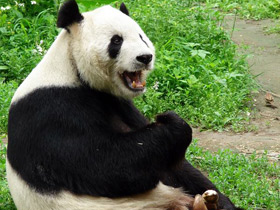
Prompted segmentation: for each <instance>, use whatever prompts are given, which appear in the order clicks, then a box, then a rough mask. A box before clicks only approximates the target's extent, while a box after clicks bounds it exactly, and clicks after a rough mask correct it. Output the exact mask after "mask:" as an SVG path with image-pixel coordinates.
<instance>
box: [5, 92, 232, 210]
mask: <svg viewBox="0 0 280 210" xmlns="http://www.w3.org/2000/svg"><path fill="white" fill-rule="evenodd" d="M8 134H9V144H8V160H9V161H10V164H11V165H12V167H13V168H14V169H15V170H16V171H17V172H18V173H19V175H20V176H21V177H22V178H23V179H24V180H25V181H26V182H27V183H28V184H29V185H30V186H32V187H33V188H35V189H36V190H37V191H39V192H41V193H56V192H59V191H60V190H62V189H66V190H69V191H71V192H74V193H76V194H86V195H94V196H106V197H120V196H130V195H133V194H137V193H143V192H145V191H147V190H149V189H152V188H154V187H155V186H156V185H157V183H158V182H159V180H161V181H162V182H164V183H165V184H167V185H170V186H174V187H183V189H184V190H185V191H186V192H188V193H191V194H193V195H195V194H198V193H200V194H202V193H203V192H204V191H205V190H207V189H216V188H215V186H214V185H213V184H212V183H211V182H210V181H209V180H208V179H207V178H206V177H204V176H203V175H202V174H201V173H200V172H199V171H198V170H197V169H195V168H194V167H192V166H191V165H190V164H189V163H188V162H187V161H186V160H184V154H185V151H186V148H187V147H188V145H189V144H190V142H191V139H192V130H191V128H190V127H189V126H188V125H187V123H185V122H184V120H182V119H181V118H180V117H178V116H177V115H176V114H175V113H173V112H168V113H165V114H161V115H159V116H157V118H156V122H155V123H149V122H148V121H147V120H146V119H145V117H144V116H143V115H141V114H140V112H139V111H138V110H137V109H136V108H135V107H134V105H133V104H132V102H131V101H127V100H124V99H119V98H116V97H115V96H112V95H109V94H106V93H103V92H99V91H97V90H93V89H90V88H88V87H81V88H58V87H57V88H54V87H52V88H42V89H38V90H36V91H34V92H32V93H30V94H29V95H28V96H26V97H24V98H22V99H20V100H19V101H17V102H16V103H14V104H12V106H11V108H10V115H9V125H8ZM216 190H217V189H216ZM220 207H221V208H225V209H227V210H234V209H235V207H234V205H233V204H232V203H231V202H230V200H229V199H228V198H227V197H225V196H224V195H222V194H221V193H220Z"/></svg>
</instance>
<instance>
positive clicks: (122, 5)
mask: <svg viewBox="0 0 280 210" xmlns="http://www.w3.org/2000/svg"><path fill="white" fill-rule="evenodd" d="M120 11H121V12H122V13H124V14H126V15H127V16H129V12H128V9H127V8H126V6H125V4H124V3H121V6H120Z"/></svg>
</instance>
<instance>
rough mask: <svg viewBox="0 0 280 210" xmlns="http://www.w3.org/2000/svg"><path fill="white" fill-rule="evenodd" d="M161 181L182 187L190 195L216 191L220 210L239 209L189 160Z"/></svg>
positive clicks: (168, 173) (169, 172)
mask: <svg viewBox="0 0 280 210" xmlns="http://www.w3.org/2000/svg"><path fill="white" fill-rule="evenodd" d="M161 181H162V182H163V183H164V184H166V185H169V186H173V187H182V188H183V190H184V191H185V192H186V193H188V194H190V195H196V194H203V193H204V192H205V191H206V190H209V189H213V190H216V191H217V192H218V193H219V208H220V209H226V210H236V209H238V208H236V207H235V206H234V204H233V203H232V202H231V201H230V199H229V198H227V197H226V196H225V195H223V194H222V193H221V192H220V191H219V190H218V189H217V188H216V186H215V185H214V184H213V183H212V182H211V181H210V180H209V179H208V178H206V177H205V176H204V175H203V174H202V173H201V172H200V171H199V170H198V169H196V168H194V167H193V166H192V165H191V164H190V163H189V162H188V161H187V160H184V161H183V162H182V164H180V165H179V166H177V167H176V168H174V169H172V170H170V171H168V172H167V173H166V174H165V175H164V176H163V178H162V180H161Z"/></svg>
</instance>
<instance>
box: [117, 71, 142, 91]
mask: <svg viewBox="0 0 280 210" xmlns="http://www.w3.org/2000/svg"><path fill="white" fill-rule="evenodd" d="M141 76H142V71H134V72H128V71H124V72H123V73H121V74H120V77H121V78H122V80H123V82H124V84H125V85H126V87H127V88H129V89H130V90H132V91H143V90H144V89H145V86H146V81H141Z"/></svg>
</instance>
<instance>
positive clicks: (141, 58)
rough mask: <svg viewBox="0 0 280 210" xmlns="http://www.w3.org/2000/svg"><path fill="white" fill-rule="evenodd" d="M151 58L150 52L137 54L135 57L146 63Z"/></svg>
mask: <svg viewBox="0 0 280 210" xmlns="http://www.w3.org/2000/svg"><path fill="white" fill-rule="evenodd" d="M152 59H153V55H152V54H145V55H139V56H137V57H136V60H138V61H139V62H141V63H144V64H146V65H148V64H149V63H150V62H151V60H152Z"/></svg>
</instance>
